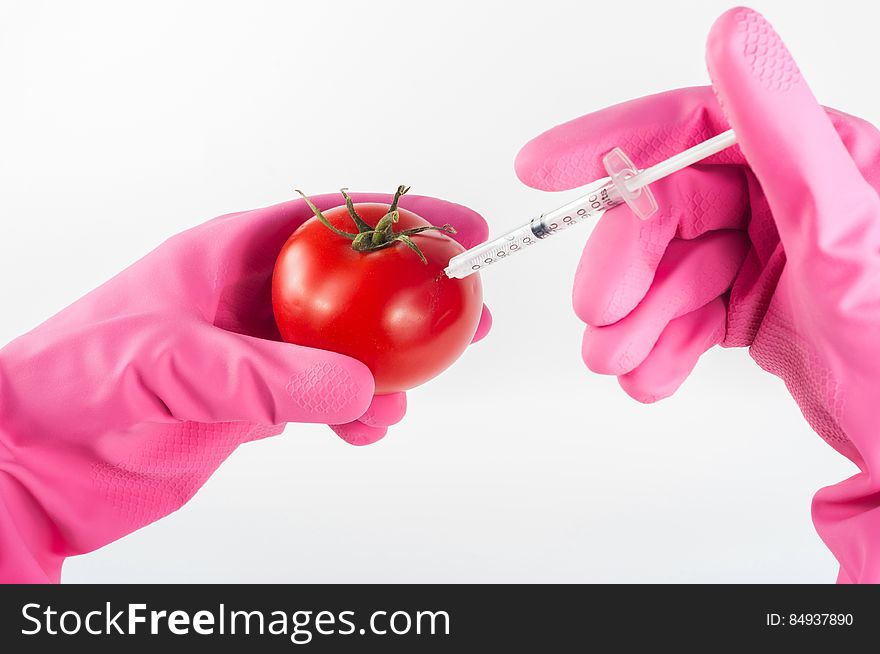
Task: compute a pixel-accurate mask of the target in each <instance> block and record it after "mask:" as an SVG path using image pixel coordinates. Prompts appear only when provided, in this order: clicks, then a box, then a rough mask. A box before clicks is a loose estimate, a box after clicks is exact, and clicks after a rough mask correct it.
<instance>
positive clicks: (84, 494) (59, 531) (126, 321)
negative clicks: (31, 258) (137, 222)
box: [0, 194, 490, 582]
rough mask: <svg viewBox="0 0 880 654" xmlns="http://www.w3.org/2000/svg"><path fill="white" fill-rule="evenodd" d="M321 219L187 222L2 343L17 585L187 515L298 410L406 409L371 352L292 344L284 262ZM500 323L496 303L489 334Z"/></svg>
mask: <svg viewBox="0 0 880 654" xmlns="http://www.w3.org/2000/svg"><path fill="white" fill-rule="evenodd" d="M354 198H355V200H356V201H359V202H389V203H390V201H391V197H390V196H388V195H375V194H356V195H355V196H354ZM314 200H315V202H316V204H317V205H318V206H319V207H321V208H322V209H327V208H329V207H332V206H336V205H338V204H340V203H341V197H340V196H339V195H338V194H333V195H325V196H319V197H317V198H314ZM401 206H404V207H406V208H407V209H411V210H412V211H415V212H417V213H418V214H419V215H421V216H422V217H424V218H425V219H427V220H434V221H437V222H438V224H443V223H447V222H448V223H451V224H452V225H454V226H455V227H456V228H457V229H458V238H459V239H460V240H461V241H462V243H463V244H464V245H465V247H470V246H471V245H475V244H476V243H478V242H480V241H481V240H483V239H485V238H486V235H487V231H488V230H487V227H486V224H485V222H484V221H483V219H482V218H481V217H480V216H478V215H477V214H476V213H474V212H473V211H471V210H469V209H466V208H465V207H462V206H459V205H455V204H451V203H449V202H444V201H442V200H436V199H433V198H426V197H418V196H406V197H404V198H403V200H402V202H401ZM311 215H312V212H311V210H310V209H309V208H308V207H307V206H306V204H305V203H304V202H303V201H302V200H297V201H293V202H286V203H284V204H279V205H276V206H273V207H268V208H265V209H257V210H254V211H247V212H243V213H237V214H231V215H228V216H222V217H220V218H217V219H215V220H212V221H210V222H208V223H206V224H204V225H201V226H199V227H196V228H194V229H191V230H189V231H186V232H184V233H182V234H179V235H177V236H175V237H173V238H171V239H169V240H168V241H166V242H165V243H164V244H163V245H161V246H160V247H159V248H157V249H156V250H154V251H153V252H151V253H150V254H148V255H147V256H146V257H144V258H143V259H141V260H140V261H138V262H137V263H135V264H134V265H132V266H131V267H130V268H128V269H126V270H125V271H123V272H122V273H121V274H119V275H117V276H116V277H114V278H113V279H111V280H110V281H109V282H107V283H106V284H104V285H103V286H101V287H100V288H98V289H96V290H95V291H93V292H91V293H90V294H88V295H86V296H85V297H84V298H82V299H81V300H79V301H78V302H76V303H75V304H73V305H72V306H70V307H68V308H67V309H65V310H64V311H62V312H61V313H59V314H57V315H56V316H54V317H52V318H51V319H49V320H48V321H46V322H45V323H43V324H42V325H40V326H39V327H37V328H36V329H34V330H33V331H31V332H29V333H28V334H25V335H24V336H22V337H20V338H18V339H16V340H15V341H13V342H12V343H10V344H9V345H7V346H6V347H5V348H3V349H2V350H0V581H4V582H38V581H43V582H45V581H52V582H57V581H58V580H59V578H60V574H61V564H62V562H63V560H64V558H65V557H67V556H71V555H74V554H81V553H84V552H89V551H91V550H94V549H96V548H98V547H101V546H102V545H105V544H107V543H109V542H111V541H113V540H115V539H117V538H120V537H121V536H124V535H125V534H128V533H130V532H132V531H134V530H135V529H138V528H140V527H142V526H144V525H146V524H148V523H150V522H153V521H155V520H157V519H158V518H161V517H162V516H165V515H167V514H168V513H171V512H172V511H175V510H176V509H178V508H179V507H180V506H182V505H183V504H184V503H185V502H187V500H189V498H191V497H192V496H193V494H194V493H195V492H196V491H197V490H198V489H199V487H200V486H201V485H202V484H203V483H204V482H205V481H206V480H207V479H208V477H209V476H210V475H211V473H213V472H214V470H215V469H216V468H217V467H218V466H219V465H220V464H221V463H222V462H223V461H224V460H225V459H226V457H228V456H229V455H230V454H231V453H232V451H233V450H234V449H235V448H236V447H237V446H238V445H240V444H241V443H245V442H247V441H251V440H255V439H258V438H263V437H266V436H271V435H275V434H278V433H280V432H281V431H282V430H283V428H284V423H287V422H319V423H327V424H331V425H334V426H333V429H334V430H335V431H336V432H337V433H338V434H339V435H340V436H341V437H342V438H344V439H345V440H347V441H349V442H352V443H356V444H365V443H369V442H373V441H376V440H378V439H379V438H381V437H382V436H383V435H384V434H385V431H386V427H387V426H388V425H391V424H394V423H396V422H397V421H399V420H400V419H401V418H402V417H403V414H404V411H405V408H406V398H405V396H404V394H403V393H399V394H395V395H386V396H377V397H373V378H372V375H371V374H370V372H369V369H368V368H367V367H366V366H364V365H363V364H361V363H360V362H358V361H355V360H354V359H350V358H348V357H345V356H342V355H339V354H335V353H332V352H325V351H321V350H314V349H310V348H304V347H299V346H296V345H291V344H288V343H282V342H279V340H278V332H277V329H276V327H275V322H274V319H273V316H272V303H271V292H270V287H271V276H272V268H273V265H274V262H275V257H276V256H277V254H278V252H279V251H280V249H281V246H282V245H283V244H284V242H285V241H286V240H287V237H288V236H289V235H290V233H291V232H292V231H293V230H294V229H295V228H296V227H297V226H299V225H300V224H301V223H302V222H303V221H305V220H306V219H308V218H309V217H311ZM489 324H490V318H489V315H488V313H486V312H484V318H483V321H482V323H481V325H480V329H479V331H478V333H477V336H476V337H475V340H476V339H477V338H479V337H481V336H483V335H484V334H485V333H486V331H487V330H488V328H489Z"/></svg>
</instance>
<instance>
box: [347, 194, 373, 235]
mask: <svg viewBox="0 0 880 654" xmlns="http://www.w3.org/2000/svg"><path fill="white" fill-rule="evenodd" d="M346 191H348V189H347V188H341V189H339V192H340V193H342V197H344V198H345V206H346V207H347V208H348V215H350V216H351V219H352V220H353V221H354V224H355V225H357V228H358V232H360V233H361V234H363V233H364V232H369V231H370V230H372V229H373V228H372V227H370V226H369V225H368V224H367V222H366V221H365V220H364V219H363V218H361V217H360V216H359V215H358V212H357V211H355V208H354V202H353V201H352V199H351V196H350V195H349V194H348V193H346Z"/></svg>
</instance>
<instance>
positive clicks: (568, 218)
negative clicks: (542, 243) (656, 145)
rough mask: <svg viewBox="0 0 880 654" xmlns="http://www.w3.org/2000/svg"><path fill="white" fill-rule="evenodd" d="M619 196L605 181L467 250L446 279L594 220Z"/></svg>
mask: <svg viewBox="0 0 880 654" xmlns="http://www.w3.org/2000/svg"><path fill="white" fill-rule="evenodd" d="M621 202H622V200H621V198H620V196H619V195H618V194H617V192H616V191H615V190H614V187H613V185H612V184H611V183H610V182H607V180H602V182H601V183H600V184H599V185H597V186H596V187H595V188H594V190H592V191H590V192H589V193H587V194H586V195H584V196H581V197H579V198H578V199H576V200H574V201H572V202H569V203H568V204H566V205H565V206H562V207H559V208H558V209H555V210H554V211H551V212H549V213H545V214H541V215H540V216H538V217H537V218H534V219H533V220H531V221H530V222H528V223H526V224H525V225H522V226H521V227H518V228H516V229H515V230H513V231H511V232H508V233H507V234H504V235H503V236H500V237H498V238H496V239H494V240H492V241H488V242H487V243H484V244H483V245H479V246H477V247H475V248H471V249H470V250H468V251H467V252H463V253H461V254H459V255H458V256H456V257H453V258H452V259H450V260H449V265H448V266H447V268H446V275H447V277H453V278H457V279H461V278H463V277H467V276H468V275H471V274H473V273H475V272H477V271H478V270H482V269H483V268H485V267H486V266H491V265H492V264H493V263H496V262H498V261H500V260H502V259H505V258H507V257H509V256H512V255H514V254H516V253H517V252H521V251H523V250H525V249H526V248H528V247H529V246H530V245H534V244H535V243H537V242H538V241H539V240H541V239H544V238H547V237H548V236H550V235H552V234H555V233H556V232H560V231H562V230H563V229H565V228H566V227H571V226H572V225H576V224H577V223H580V222H583V221H584V220H586V219H587V218H590V217H593V216H597V215H598V214H600V213H602V212H604V211H605V210H606V209H610V208H611V207H613V206H615V205H617V204H620V203H621Z"/></svg>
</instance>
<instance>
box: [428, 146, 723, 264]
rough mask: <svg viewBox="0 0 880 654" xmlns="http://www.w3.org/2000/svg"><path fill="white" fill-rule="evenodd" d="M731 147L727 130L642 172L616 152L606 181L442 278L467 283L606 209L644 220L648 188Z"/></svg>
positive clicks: (475, 251)
mask: <svg viewBox="0 0 880 654" xmlns="http://www.w3.org/2000/svg"><path fill="white" fill-rule="evenodd" d="M735 144H736V135H735V134H734V133H733V130H732V129H731V130H727V131H726V132H723V133H721V134H718V135H717V136H714V137H712V138H710V139H707V140H705V141H703V142H702V143H698V144H697V145H695V146H693V147H692V148H688V149H687V150H685V151H684V152H680V153H678V154H677V155H675V156H672V157H670V158H669V159H666V160H665V161H661V162H660V163H658V164H656V165H654V166H651V167H650V168H647V169H646V170H642V171H639V170H638V169H637V168H636V167H635V165H634V164H633V163H632V162H631V161H630V159H629V157H627V156H626V154H625V153H624V152H623V151H622V150H621V149H620V148H614V149H613V150H612V151H611V152H609V153H608V154H607V155H605V157H604V159H603V163H604V164H605V170H607V171H608V175H609V176H608V177H606V178H604V179H599V180H596V181H595V182H593V183H592V184H589V185H588V190H587V192H586V193H585V194H584V195H582V196H581V197H579V198H577V199H576V200H573V201H571V202H569V203H568V204H565V205H563V206H561V207H559V208H558V209H554V210H553V211H550V212H548V213H543V214H541V215H540V216H538V217H537V218H534V219H532V220H531V221H529V222H528V223H526V224H525V225H522V226H520V227H517V228H516V229H514V230H511V231H509V232H507V233H506V234H504V235H503V236H499V237H498V238H496V239H493V240H491V241H487V242H486V243H482V244H480V245H477V246H476V247H473V248H471V249H470V250H468V251H466V252H462V253H461V254H459V255H458V256H455V257H453V258H452V259H450V260H449V265H448V266H447V267H446V270H445V272H446V276H447V277H452V278H457V279H461V278H463V277H467V276H468V275H471V274H473V273H475V272H477V271H479V270H481V269H483V268H485V267H486V266H490V265H492V264H493V263H495V262H497V261H501V260H502V259H505V258H507V257H508V256H510V255H513V254H516V253H517V252H520V251H522V250H524V249H526V248H527V247H528V246H530V245H534V244H535V243H537V242H538V241H540V240H542V239H544V238H546V237H548V236H551V235H553V234H555V233H556V232H558V231H560V230H562V229H564V228H566V227H570V226H572V225H575V224H577V223H580V222H584V221H585V220H587V219H588V218H598V217H599V216H600V215H601V214H602V213H604V212H605V211H607V210H608V209H611V208H612V207H616V206H617V205H619V204H622V203H624V202H626V203H627V204H628V205H629V207H630V209H632V211H633V213H634V214H635V215H636V216H638V217H639V218H641V219H642V220H647V219H648V218H650V217H651V215H653V214H654V213H655V212H656V211H657V202H656V200H655V199H654V196H653V194H652V193H651V190H650V188H649V185H650V184H652V183H654V182H656V181H657V180H659V179H663V178H664V177H667V176H668V175H671V174H672V173H674V172H676V171H679V170H681V169H682V168H687V167H688V166H690V165H692V164H695V163H697V162H699V161H702V160H703V159H705V158H707V157H710V156H712V155H713V154H716V153H718V152H721V151H722V150H725V149H727V148H729V147H731V146H732V145H735Z"/></svg>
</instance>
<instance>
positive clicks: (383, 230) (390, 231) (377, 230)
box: [296, 186, 455, 265]
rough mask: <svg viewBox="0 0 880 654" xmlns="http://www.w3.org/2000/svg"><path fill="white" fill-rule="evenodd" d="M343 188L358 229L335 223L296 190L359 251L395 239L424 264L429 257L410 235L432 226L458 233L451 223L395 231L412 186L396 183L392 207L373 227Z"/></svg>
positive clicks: (379, 245)
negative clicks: (402, 199) (404, 198)
mask: <svg viewBox="0 0 880 654" xmlns="http://www.w3.org/2000/svg"><path fill="white" fill-rule="evenodd" d="M340 191H341V192H342V197H344V198H345V206H346V207H347V208H348V215H349V216H351V219H352V220H353V221H354V224H355V226H356V227H357V229H358V231H357V232H356V233H354V232H346V231H345V230H342V229H339V228H337V227H334V226H333V225H332V224H331V223H330V221H329V220H327V218H325V217H324V214H322V213H321V210H320V209H318V207H316V206H315V205H314V203H313V202H312V201H311V200H309V198H308V197H306V194H305V193H303V192H302V191H300V190H299V189H296V192H297V193H299V194H300V195H301V196H302V197H303V199H304V200H305V201H306V203H307V204H308V205H309V208H310V209H311V210H312V213H314V214H315V216H316V217H317V218H318V220H320V221H321V222H322V223H324V226H325V227H327V229H330V230H332V231H334V232H336V233H337V234H339V235H340V236H342V237H344V238H347V239H349V240H350V241H351V249H352V250H356V251H358V252H372V251H374V250H381V249H383V248H387V247H390V246H392V245H394V244H395V243H403V244H404V245H405V246H407V247H408V248H409V249H411V250H412V251H413V252H415V253H416V254H417V255H419V258H420V259H421V260H422V263H423V264H425V265H428V260H427V259H426V258H425V255H424V254H423V253H422V251H421V250H420V249H419V246H418V245H416V243H415V241H413V240H412V238H411V237H412V236H413V234H421V233H422V232H427V231H429V230H437V231H440V232H444V233H446V234H455V228H454V227H453V226H452V225H449V224H446V225H442V226H440V227H438V226H436V225H431V226H427V227H414V228H412V229H405V230H403V231H402V232H395V231H394V224H395V223H397V222H398V221H399V220H400V212H398V210H397V204H398V203H399V202H400V197H401V196H402V195H405V194H406V193H407V192H408V191H409V186H398V187H397V191H396V192H395V193H394V199H393V200H392V201H391V207H390V208H389V209H388V213H386V214H385V215H384V216H382V218H380V219H379V222H377V223H376V226H375V227H370V225H369V224H368V223H367V222H366V221H365V220H364V219H363V218H361V217H360V216H359V215H358V212H357V211H356V210H355V208H354V202H352V199H351V197H349V195H348V193H347V191H348V189H344V188H343V189H340Z"/></svg>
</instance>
